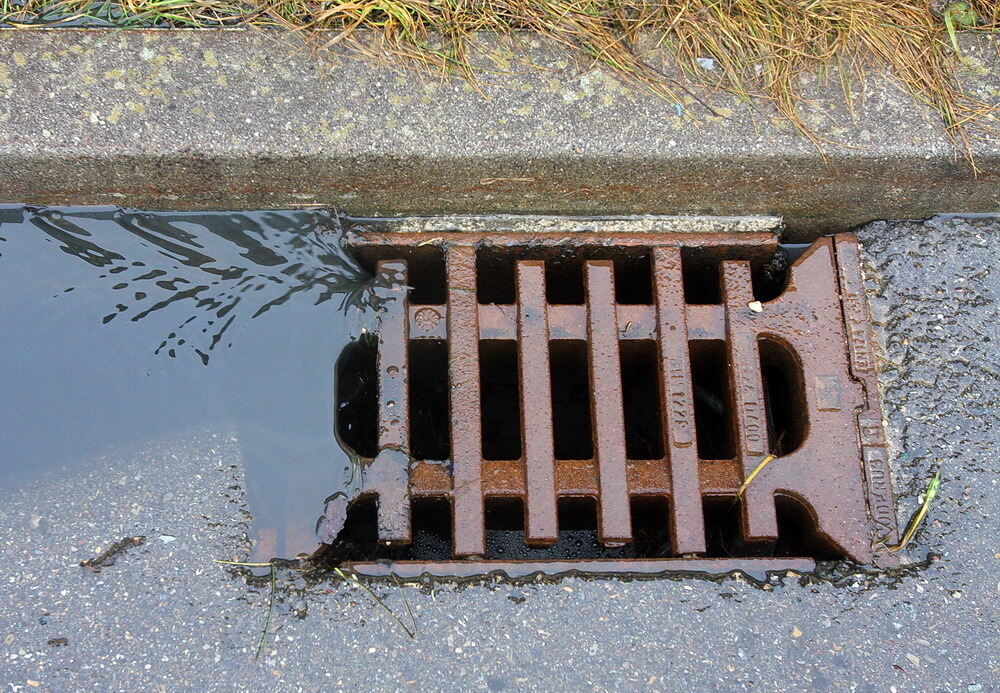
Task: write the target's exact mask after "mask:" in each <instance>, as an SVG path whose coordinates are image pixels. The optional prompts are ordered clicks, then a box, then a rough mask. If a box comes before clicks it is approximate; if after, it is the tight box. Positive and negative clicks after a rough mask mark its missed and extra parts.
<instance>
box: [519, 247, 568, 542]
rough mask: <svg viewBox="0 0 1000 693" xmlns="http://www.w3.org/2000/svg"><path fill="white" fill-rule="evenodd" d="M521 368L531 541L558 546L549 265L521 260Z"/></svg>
mask: <svg viewBox="0 0 1000 693" xmlns="http://www.w3.org/2000/svg"><path fill="white" fill-rule="evenodd" d="M517 295H518V316H517V328H518V337H519V339H518V345H517V348H518V352H517V362H518V372H519V376H520V379H521V383H520V392H521V434H522V442H523V447H524V462H525V477H526V481H527V487H528V488H527V491H528V493H527V503H526V506H527V513H528V517H527V525H526V532H525V540H526V542H527V543H529V544H535V545H545V544H553V543H555V542H556V540H557V539H558V538H559V527H558V525H557V522H556V488H555V469H554V462H555V448H554V442H553V438H552V384H551V381H550V375H549V326H548V316H547V310H546V308H547V304H546V299H545V263H544V262H542V261H541V260H522V261H520V262H518V263H517Z"/></svg>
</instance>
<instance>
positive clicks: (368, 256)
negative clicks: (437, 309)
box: [352, 245, 447, 305]
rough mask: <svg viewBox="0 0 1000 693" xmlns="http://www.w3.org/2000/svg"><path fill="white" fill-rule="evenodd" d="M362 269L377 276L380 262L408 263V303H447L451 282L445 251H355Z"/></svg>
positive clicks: (362, 248)
mask: <svg viewBox="0 0 1000 693" xmlns="http://www.w3.org/2000/svg"><path fill="white" fill-rule="evenodd" d="M352 251H353V252H354V253H355V256H356V257H357V259H358V261H359V262H360V263H361V266H362V267H364V268H365V270H367V271H368V272H370V273H371V274H375V272H376V270H377V268H378V261H379V260H388V259H392V260H406V271H407V282H406V283H407V284H408V285H409V287H410V290H409V292H408V299H409V301H410V303H413V304H418V305H419V304H425V305H441V304H443V303H444V302H445V300H446V295H447V282H446V279H445V277H446V270H445V264H444V252H443V251H442V250H441V248H438V247H435V246H431V245H427V246H407V247H406V248H402V249H393V250H392V251H388V249H386V248H382V247H379V246H360V247H358V248H352Z"/></svg>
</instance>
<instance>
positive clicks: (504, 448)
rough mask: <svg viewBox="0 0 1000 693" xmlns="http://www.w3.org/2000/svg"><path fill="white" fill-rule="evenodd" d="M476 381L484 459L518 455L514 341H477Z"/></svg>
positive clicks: (518, 409) (519, 408) (517, 395)
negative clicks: (480, 402) (477, 374)
mask: <svg viewBox="0 0 1000 693" xmlns="http://www.w3.org/2000/svg"><path fill="white" fill-rule="evenodd" d="M479 382H480V383H481V385H480V387H481V388H482V389H481V397H482V443H483V457H484V458H485V459H487V460H516V459H519V458H520V457H521V403H520V398H519V392H520V389H519V387H518V370H517V343H516V342H511V341H500V340H483V341H481V342H480V343H479Z"/></svg>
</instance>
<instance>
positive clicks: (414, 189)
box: [0, 30, 1000, 237]
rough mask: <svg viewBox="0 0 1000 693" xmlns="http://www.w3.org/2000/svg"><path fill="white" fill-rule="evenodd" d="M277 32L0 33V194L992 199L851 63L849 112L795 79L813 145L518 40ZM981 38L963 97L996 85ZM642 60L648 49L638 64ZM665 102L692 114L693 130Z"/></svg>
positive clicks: (981, 146)
mask: <svg viewBox="0 0 1000 693" xmlns="http://www.w3.org/2000/svg"><path fill="white" fill-rule="evenodd" d="M286 40H287V39H282V38H280V37H279V34H277V32H263V31H255V30H235V31H163V30H157V31H139V30H132V31H103V30H101V31H93V30H92V31H68V30H63V31H12V30H4V31H3V37H2V40H0V202H26V203H33V204H116V205H128V206H136V207H149V208H173V209H192V208H221V209H225V208H263V207H282V206H295V205H310V204H315V205H324V206H325V205H333V206H337V207H340V208H342V209H344V210H345V211H346V212H348V213H350V214H355V215H364V216H396V215H422V214H488V213H514V214H560V215H602V216H603V215H611V216H618V215H632V214H639V213H642V214H712V215H745V214H776V215H781V216H782V217H783V218H784V219H785V222H786V224H787V226H788V228H789V230H790V231H791V232H792V235H793V236H795V235H798V236H801V237H805V236H808V235H812V234H815V233H818V232H821V231H835V230H841V229H844V228H848V227H851V226H853V225H856V224H859V223H862V222H865V221H867V220H870V219H877V218H919V217H924V216H927V215H929V214H932V213H934V212H939V211H954V210H961V211H966V212H990V211H998V210H1000V166H998V162H1000V141H998V140H997V139H992V140H984V141H978V142H977V143H976V144H975V154H976V157H977V161H978V164H979V166H980V168H981V173H980V175H979V177H978V178H976V177H974V176H973V175H972V170H971V168H970V166H969V165H968V163H967V162H965V161H963V160H962V159H961V158H959V157H956V155H955V151H954V149H953V148H952V146H951V145H950V143H949V142H948V140H947V138H946V137H945V136H944V134H943V132H942V127H941V124H940V120H939V119H938V117H937V116H936V115H935V114H934V113H933V112H931V111H929V110H928V109H924V108H922V107H919V106H917V105H915V103H914V101H913V100H912V99H911V98H910V97H909V96H907V95H906V94H905V93H903V91H902V90H901V89H900V88H899V87H898V85H897V84H896V83H895V82H894V81H893V80H891V79H889V78H887V77H879V76H877V75H875V76H872V77H871V78H870V79H869V82H868V85H867V91H866V95H865V96H864V98H863V99H861V100H859V101H858V102H857V103H856V105H855V109H854V114H853V115H852V114H851V113H849V112H848V110H847V109H846V108H845V106H844V105H843V94H842V91H841V87H840V86H839V85H838V84H835V83H832V84H830V83H821V82H819V81H818V80H814V83H812V84H809V85H808V94H809V96H810V97H811V98H812V102H811V104H810V105H809V106H808V107H807V108H804V109H803V117H804V119H805V121H806V122H807V123H808V124H809V125H810V126H812V127H814V128H815V129H816V131H817V132H818V133H820V135H822V136H823V137H826V138H829V139H830V140H833V141H837V142H840V143H842V144H843V145H845V146H834V145H830V146H828V147H826V152H825V154H826V157H825V158H824V157H823V156H822V155H821V154H820V153H819V152H818V150H817V149H816V148H815V147H814V146H813V145H812V144H810V143H809V142H808V141H807V140H805V139H804V138H803V137H801V136H799V135H798V134H796V133H794V132H792V131H791V130H790V128H789V127H788V126H787V124H783V123H780V122H778V121H777V120H776V119H774V118H773V114H770V113H767V112H762V110H761V106H760V105H759V104H756V105H753V106H751V105H748V104H741V103H739V102H738V101H736V100H735V99H734V98H733V97H731V96H729V95H725V94H714V95H711V96H710V97H709V100H710V101H711V103H712V104H713V106H714V107H716V108H717V109H718V111H719V112H720V113H722V114H725V115H726V117H715V116H708V117H704V116H705V112H704V111H700V112H699V110H698V109H699V107H698V106H697V104H694V103H693V102H692V103H690V104H672V103H666V102H664V101H662V100H658V99H655V98H652V97H649V96H646V95H644V94H641V93H638V92H636V91H635V90H634V89H633V88H631V87H629V86H626V85H623V84H621V83H620V82H619V81H618V80H616V79H615V78H614V77H612V76H611V75H610V74H609V73H607V72H606V71H604V70H601V69H598V68H595V69H588V67H587V66H583V67H581V66H580V65H577V64H576V63H575V62H574V61H573V60H572V59H571V58H569V57H568V56H567V55H566V54H565V53H564V52H562V51H560V50H558V49H557V48H554V47H552V46H550V45H547V44H545V43H543V42H542V41H540V40H539V39H537V38H534V37H532V36H530V35H529V36H527V37H525V40H524V44H523V48H524V50H525V51H527V55H528V56H529V57H530V59H531V60H532V61H534V62H535V63H536V64H538V65H540V66H542V67H543V68H544V69H543V70H540V71H539V70H529V69H526V68H523V67H522V66H521V65H520V64H519V63H517V62H516V61H515V57H514V54H513V53H509V54H508V55H509V57H510V60H511V63H510V65H508V66H506V67H507V68H508V71H506V72H498V71H497V70H496V68H495V67H494V71H493V72H489V73H487V72H484V73H483V75H484V76H483V82H484V84H483V85H482V91H483V94H480V93H477V92H476V91H475V90H473V89H472V88H471V87H470V86H469V85H468V84H465V83H463V82H460V81H446V82H442V81H440V80H437V79H434V78H429V77H420V76H417V75H413V74H400V73H399V72H396V71H393V70H392V69H390V68H388V67H379V66H374V65H371V64H369V63H365V62H359V61H355V60H352V59H348V58H337V59H336V64H332V65H327V64H320V63H319V62H318V61H317V60H316V59H315V58H313V57H311V56H310V55H308V54H307V53H305V52H304V51H302V50H301V49H299V50H296V49H295V47H294V46H292V45H290V44H288V43H285V41H286ZM990 41H991V39H988V38H987V39H981V40H978V41H969V43H968V46H967V50H966V53H965V54H966V55H967V57H968V58H969V59H970V60H971V61H972V67H971V68H970V71H971V73H972V74H970V76H969V77H968V82H967V88H968V89H970V90H971V91H972V92H973V93H974V94H976V95H977V96H979V97H980V98H982V99H983V100H985V101H988V102H990V103H996V102H997V101H998V95H1000V57H998V54H997V51H996V49H995V47H994V46H992V45H990ZM658 57H659V56H657V54H655V53H653V54H651V60H652V61H653V62H654V63H655V62H656V60H657V58H658ZM686 109H691V112H694V113H699V115H700V116H701V120H702V122H701V125H700V127H699V126H696V125H695V124H694V123H693V122H692V121H691V120H690V119H689V118H688V117H687V116H686V113H687V111H686Z"/></svg>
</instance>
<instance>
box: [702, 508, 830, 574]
mask: <svg viewBox="0 0 1000 693" xmlns="http://www.w3.org/2000/svg"><path fill="white" fill-rule="evenodd" d="M734 500H735V497H734V496H705V497H704V498H703V499H702V507H703V509H704V514H705V541H706V545H707V546H706V548H707V554H706V555H707V556H709V557H710V558H735V557H740V558H752V557H756V558H770V557H774V558H790V557H806V558H813V559H816V560H838V559H841V558H844V556H843V554H841V553H840V552H838V551H837V550H836V548H835V547H833V546H832V545H831V544H830V543H829V542H828V541H826V540H825V539H824V538H823V537H821V536H820V535H819V534H818V532H817V531H816V519H815V517H813V515H812V513H811V512H810V511H809V510H808V509H807V508H806V507H805V506H804V505H803V504H802V503H801V502H799V501H798V500H796V499H794V498H792V497H790V496H784V495H780V494H779V495H776V496H775V498H774V504H775V513H776V516H777V520H778V538H777V540H776V541H769V542H748V541H746V540H745V538H744V537H743V531H742V529H741V526H740V510H741V508H740V504H739V503H738V502H734Z"/></svg>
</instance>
